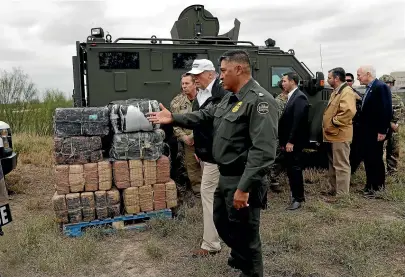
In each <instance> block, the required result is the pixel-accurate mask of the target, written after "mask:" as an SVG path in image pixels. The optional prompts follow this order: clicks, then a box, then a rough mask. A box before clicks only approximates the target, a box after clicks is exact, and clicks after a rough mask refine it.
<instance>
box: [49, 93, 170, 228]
mask: <svg viewBox="0 0 405 277" xmlns="http://www.w3.org/2000/svg"><path fill="white" fill-rule="evenodd" d="M152 111H159V105H158V102H157V101H154V100H147V99H130V100H127V101H116V102H112V103H111V104H110V105H109V106H108V107H102V108H68V109H56V112H55V122H54V126H55V138H54V141H55V151H54V152H55V153H54V155H55V163H56V165H55V174H56V182H55V190H56V192H55V195H54V196H53V198H52V203H53V207H54V211H55V215H56V220H57V221H58V222H61V223H78V222H83V221H84V222H86V221H92V220H95V219H97V220H102V219H107V218H112V217H116V216H119V215H121V214H136V213H140V212H149V211H153V210H162V209H166V208H173V207H175V206H177V191H176V186H175V184H174V182H173V181H172V180H171V179H170V160H169V158H168V157H167V156H164V155H163V154H162V153H163V140H164V138H165V133H164V131H163V130H162V129H159V125H155V124H152V123H150V122H149V121H148V120H147V118H146V114H147V113H148V112H152ZM109 126H112V128H111V130H112V140H111V144H110V145H109V146H108V147H105V148H104V149H103V144H102V139H103V138H105V137H106V136H108V135H109V134H110V127H109ZM103 152H106V153H108V154H109V157H108V158H107V160H105V159H104V157H103Z"/></svg>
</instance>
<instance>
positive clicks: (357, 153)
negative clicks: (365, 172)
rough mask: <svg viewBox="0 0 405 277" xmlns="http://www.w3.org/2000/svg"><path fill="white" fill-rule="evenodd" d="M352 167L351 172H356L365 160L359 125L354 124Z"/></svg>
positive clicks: (351, 145)
mask: <svg viewBox="0 0 405 277" xmlns="http://www.w3.org/2000/svg"><path fill="white" fill-rule="evenodd" d="M349 159H350V168H351V173H352V174H354V173H355V172H356V171H357V169H358V168H359V166H360V163H361V162H362V161H363V154H362V146H361V136H360V130H359V127H358V126H353V139H352V143H351V144H350V158H349Z"/></svg>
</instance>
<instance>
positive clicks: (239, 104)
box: [232, 101, 242, 113]
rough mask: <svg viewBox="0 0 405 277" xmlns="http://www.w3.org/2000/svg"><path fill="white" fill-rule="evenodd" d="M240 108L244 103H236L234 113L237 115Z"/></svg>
mask: <svg viewBox="0 0 405 277" xmlns="http://www.w3.org/2000/svg"><path fill="white" fill-rule="evenodd" d="M240 106H242V101H239V102H238V103H236V105H235V107H233V108H232V112H233V113H236V112H237V111H238V110H239V108H240Z"/></svg>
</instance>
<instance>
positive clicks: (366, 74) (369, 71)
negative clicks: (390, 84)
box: [357, 65, 376, 85]
mask: <svg viewBox="0 0 405 277" xmlns="http://www.w3.org/2000/svg"><path fill="white" fill-rule="evenodd" d="M375 78H376V71H375V68H374V67H373V66H372V65H362V66H360V67H359V69H358V70H357V80H359V81H360V84H361V85H368V84H369V83H371V82H372V81H373V80H374V79H375Z"/></svg>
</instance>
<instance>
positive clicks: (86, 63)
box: [72, 5, 329, 145]
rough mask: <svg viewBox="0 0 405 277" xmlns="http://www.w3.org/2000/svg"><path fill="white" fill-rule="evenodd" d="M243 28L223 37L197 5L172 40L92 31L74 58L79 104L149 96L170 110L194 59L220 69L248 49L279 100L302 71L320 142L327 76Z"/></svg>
mask: <svg viewBox="0 0 405 277" xmlns="http://www.w3.org/2000/svg"><path fill="white" fill-rule="evenodd" d="M240 26H241V23H240V21H239V20H238V19H235V20H234V27H233V28H232V29H231V30H230V31H229V32H227V33H225V34H222V35H219V21H218V18H217V17H214V16H213V15H212V14H211V13H210V12H209V11H207V10H206V9H205V8H204V6H203V5H192V6H189V7H187V8H185V9H184V10H183V11H182V12H181V14H180V16H179V18H178V20H177V21H176V22H175V23H174V25H173V27H172V29H171V38H158V37H156V36H154V35H152V36H151V37H148V38H142V37H118V38H116V39H114V40H113V37H112V36H111V35H110V34H107V35H105V34H104V30H103V28H93V29H91V34H90V35H89V36H88V37H87V40H86V41H85V42H79V41H77V42H76V51H77V53H76V55H75V56H73V57H72V60H73V75H74V91H73V99H74V105H75V106H76V107H82V106H104V105H107V104H108V103H110V102H111V101H115V100H124V99H130V98H149V99H156V100H158V101H160V102H161V103H162V104H163V105H165V106H166V107H169V104H170V101H171V100H172V99H173V98H174V97H175V96H176V95H177V94H178V93H179V92H180V78H181V75H182V74H183V73H185V72H186V71H188V70H189V69H190V68H191V65H192V62H193V60H194V59H201V58H205V59H209V60H211V61H213V63H214V64H215V65H216V68H217V70H218V66H219V64H218V60H219V58H220V56H221V55H222V54H223V53H224V52H225V51H227V50H232V49H243V50H245V51H247V52H248V53H249V55H250V58H251V64H252V65H251V66H252V75H253V78H254V79H255V80H256V81H257V82H258V83H259V84H260V85H261V86H263V87H264V88H265V89H267V90H268V91H269V92H270V93H272V94H273V95H274V96H276V95H277V94H279V93H280V92H281V90H280V88H279V87H278V85H277V83H278V81H279V80H280V79H281V77H282V74H284V73H286V72H289V71H294V72H296V73H298V75H299V76H300V88H301V90H303V91H304V92H305V93H306V95H307V96H308V98H309V101H310V103H311V108H310V128H311V130H310V141H309V144H310V142H312V143H313V142H321V141H322V126H321V124H322V115H323V110H324V108H325V106H326V102H327V100H328V97H329V92H328V90H326V89H325V88H324V75H323V73H322V72H316V73H315V75H314V74H313V73H312V72H311V71H310V70H309V68H308V67H307V66H306V65H305V64H304V63H303V62H300V61H299V60H298V59H297V58H296V56H295V53H294V50H293V49H290V50H288V51H287V52H286V51H283V50H282V49H280V48H279V47H277V46H276V42H275V41H274V40H273V39H271V38H268V39H266V40H265V45H263V46H257V45H255V44H253V43H252V42H250V41H242V40H241V41H240V40H238V39H239V31H240ZM218 72H219V70H218ZM311 145H312V144H311Z"/></svg>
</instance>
